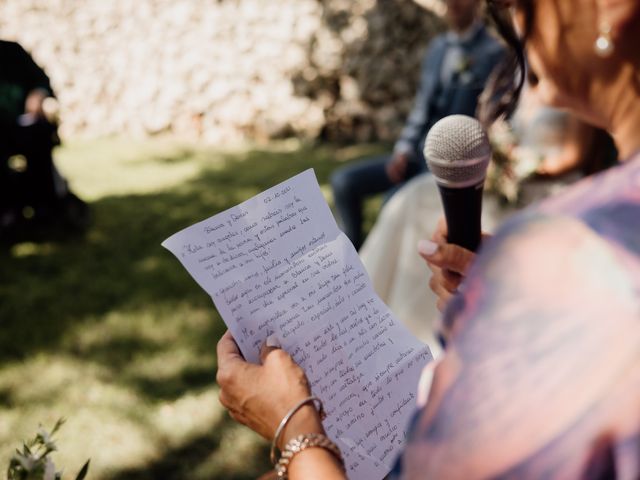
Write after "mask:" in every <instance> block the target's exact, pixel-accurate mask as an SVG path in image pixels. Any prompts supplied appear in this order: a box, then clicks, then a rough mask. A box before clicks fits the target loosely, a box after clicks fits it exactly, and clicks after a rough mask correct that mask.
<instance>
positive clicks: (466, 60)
mask: <svg viewBox="0 0 640 480" xmlns="http://www.w3.org/2000/svg"><path fill="white" fill-rule="evenodd" d="M472 66H473V59H472V58H471V57H470V56H468V55H462V57H460V61H459V62H458V64H457V65H456V69H455V73H456V76H457V77H458V78H459V79H460V83H462V84H464V85H466V84H469V83H471V81H472V80H473V73H472V72H471V67H472Z"/></svg>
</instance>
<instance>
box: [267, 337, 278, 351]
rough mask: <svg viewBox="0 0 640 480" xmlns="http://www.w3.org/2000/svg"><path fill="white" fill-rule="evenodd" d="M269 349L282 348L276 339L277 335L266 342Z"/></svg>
mask: <svg viewBox="0 0 640 480" xmlns="http://www.w3.org/2000/svg"><path fill="white" fill-rule="evenodd" d="M266 343H267V347H276V348H280V342H279V341H278V339H277V338H276V336H275V335H269V336H268V337H267V340H266Z"/></svg>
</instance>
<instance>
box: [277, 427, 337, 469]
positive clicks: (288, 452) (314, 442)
mask: <svg viewBox="0 0 640 480" xmlns="http://www.w3.org/2000/svg"><path fill="white" fill-rule="evenodd" d="M311 447H320V448H324V449H325V450H328V451H329V452H330V453H331V454H332V455H333V456H334V457H336V459H337V460H338V462H340V467H341V468H342V471H343V472H344V460H343V459H342V454H341V453H340V449H339V448H338V446H337V445H336V444H335V443H333V442H332V441H331V440H329V438H328V437H327V436H326V435H322V434H321V433H307V434H304V435H298V436H297V437H295V438H292V439H291V440H289V442H288V443H287V445H286V446H285V447H284V450H282V456H281V457H280V460H278V463H277V465H276V475H277V476H278V478H280V479H286V478H288V477H289V464H290V463H291V460H292V459H293V457H294V456H296V455H297V454H298V453H300V452H302V451H303V450H306V449H307V448H311Z"/></svg>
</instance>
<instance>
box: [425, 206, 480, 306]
mask: <svg viewBox="0 0 640 480" xmlns="http://www.w3.org/2000/svg"><path fill="white" fill-rule="evenodd" d="M486 236H487V235H486V234H484V235H483V238H484V237H486ZM431 240H432V241H429V240H421V241H420V242H419V243H418V253H419V254H420V256H421V257H422V258H424V259H425V260H426V261H427V265H428V267H429V269H430V270H431V272H432V276H431V280H430V281H429V288H431V290H432V291H433V293H435V294H436V296H437V297H438V301H437V304H436V305H437V307H438V310H440V311H441V312H442V311H443V310H444V308H445V307H446V305H447V303H448V302H449V299H450V298H451V297H452V296H453V295H455V294H456V292H457V291H458V287H459V286H460V283H461V282H462V280H464V277H465V275H466V273H467V270H468V269H469V266H470V265H471V263H472V262H473V259H474V258H475V256H476V255H475V253H473V252H472V251H470V250H467V249H466V248H462V247H459V246H458V245H454V244H452V243H447V224H446V222H445V220H444V218H441V219H440V220H439V222H438V226H437V227H436V231H435V232H434V234H433V236H432V237H431Z"/></svg>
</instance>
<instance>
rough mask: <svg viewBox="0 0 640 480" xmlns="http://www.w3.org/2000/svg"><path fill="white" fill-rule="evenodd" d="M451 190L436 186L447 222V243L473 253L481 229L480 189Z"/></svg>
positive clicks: (476, 187)
mask: <svg viewBox="0 0 640 480" xmlns="http://www.w3.org/2000/svg"><path fill="white" fill-rule="evenodd" d="M483 185H484V181H483V182H481V183H479V184H478V185H473V186H471V187H465V188H451V187H445V186H443V185H438V188H439V190H440V196H441V198H442V205H443V207H444V216H445V218H446V220H447V231H448V233H447V241H448V242H449V243H453V244H455V245H459V246H461V247H464V248H466V249H467V250H471V251H472V252H475V251H476V250H477V249H478V247H479V246H480V240H481V238H482V227H481V220H480V217H481V216H482V187H483Z"/></svg>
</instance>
